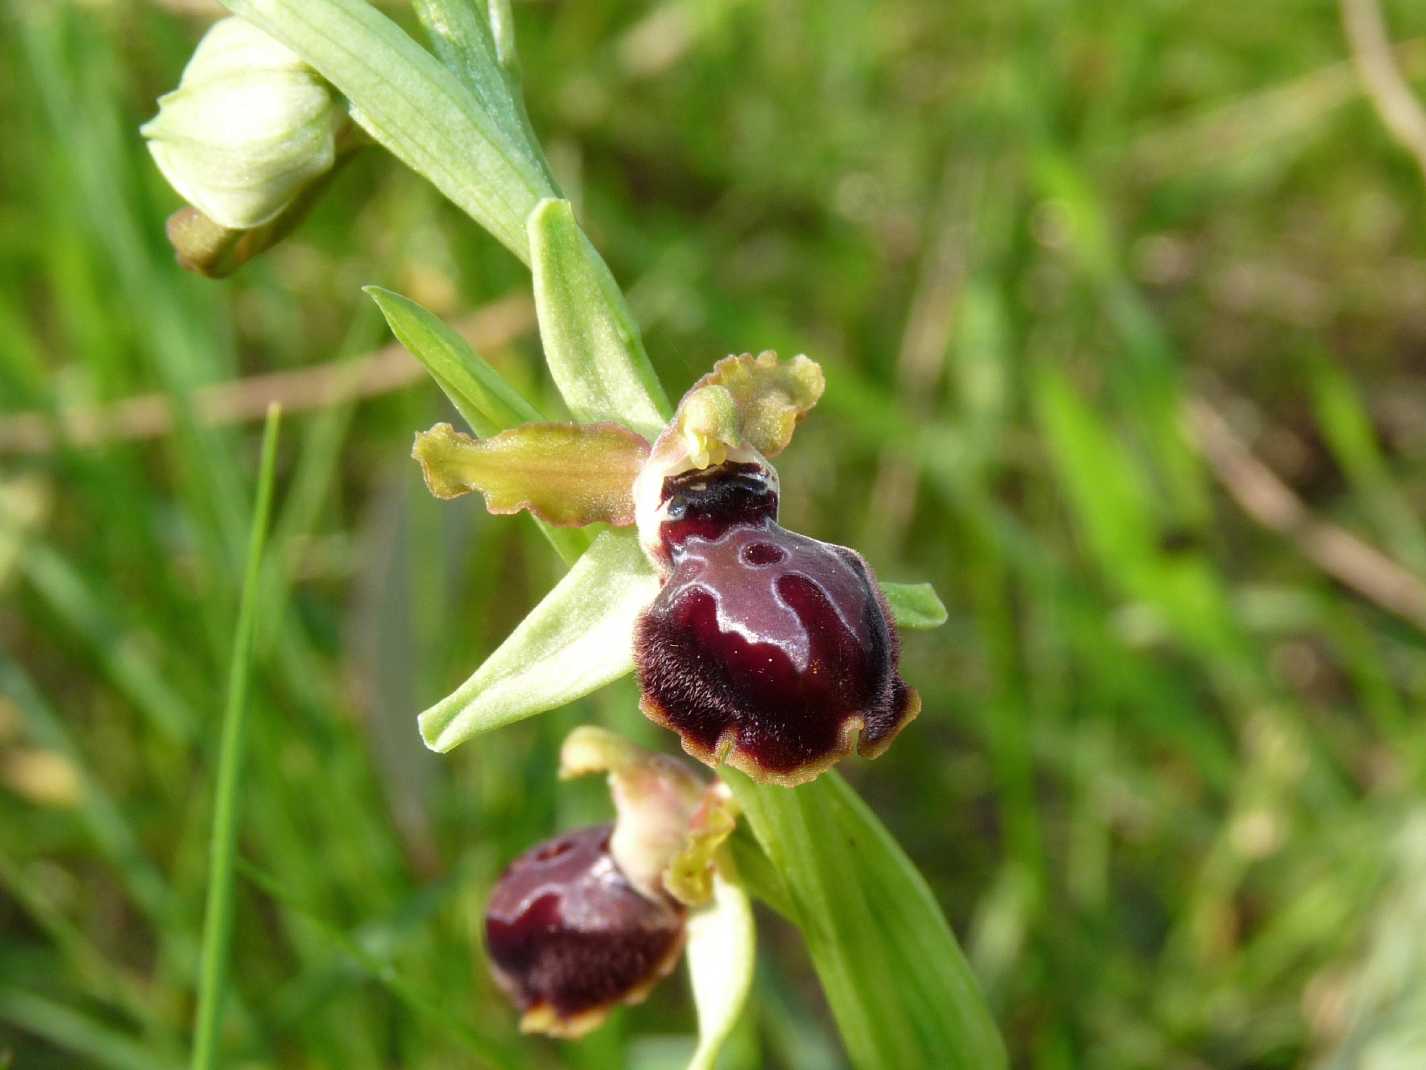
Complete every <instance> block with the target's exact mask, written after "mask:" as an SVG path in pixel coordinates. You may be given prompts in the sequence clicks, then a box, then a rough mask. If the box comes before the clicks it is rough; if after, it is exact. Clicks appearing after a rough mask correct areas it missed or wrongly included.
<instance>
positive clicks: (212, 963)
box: [191, 405, 280, 1070]
mask: <svg viewBox="0 0 1426 1070" xmlns="http://www.w3.org/2000/svg"><path fill="white" fill-rule="evenodd" d="M279 422H280V410H279V408H278V406H277V405H272V406H271V407H269V409H268V411H267V423H266V424H265V425H264V427H263V434H262V459H261V462H260V464H259V467H258V484H257V503H256V505H255V507H254V509H253V520H252V528H251V530H250V532H249V534H248V552H247V563H246V565H245V567H244V569H243V590H242V601H241V602H240V603H239V606H238V625H237V629H236V630H235V632H234V634H233V653H232V659H231V660H230V661H229V663H228V698H227V704H226V707H225V709H224V711H223V736H222V742H221V744H220V748H219V752H218V782H217V788H216V792H215V800H214V807H213V833H212V836H211V837H210V839H209V849H210V850H211V852H212V854H211V856H210V858H209V870H208V905H207V911H206V913H205V916H204V921H203V958H202V962H201V964H200V970H201V972H200V975H199V979H198V1010H197V1013H196V1015H195V1018H194V1026H193V1062H192V1064H191V1065H192V1067H193V1070H210V1068H211V1067H214V1066H216V1065H217V1062H218V1031H219V1028H220V1026H221V1025H222V1019H223V999H224V996H225V995H226V992H227V981H228V949H229V945H230V944H231V943H232V930H233V869H234V866H233V860H234V855H235V854H236V853H237V841H238V816H239V811H238V808H239V804H240V802H241V797H240V795H239V793H238V785H239V782H240V780H241V778H242V765H243V746H244V739H245V736H246V730H247V706H248V687H249V683H250V681H251V677H252V650H253V621H254V619H255V616H256V606H255V602H256V598H257V592H258V586H259V584H258V580H259V578H260V574H261V566H262V555H263V546H264V543H265V542H266V538H267V525H268V517H269V515H270V514H271V512H272V485H273V481H274V473H275V472H276V468H277V428H278V424H279Z"/></svg>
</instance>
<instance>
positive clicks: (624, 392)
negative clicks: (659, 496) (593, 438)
mask: <svg viewBox="0 0 1426 1070" xmlns="http://www.w3.org/2000/svg"><path fill="white" fill-rule="evenodd" d="M528 230H529V237H530V270H531V272H532V273H533V276H534V287H535V312H536V314H537V315H538V316H539V320H540V339H541V341H542V342H543V343H544V347H545V361H546V363H547V364H548V365H549V368H550V375H551V376H552V377H553V378H554V381H555V386H557V387H559V392H560V394H561V395H562V396H563V397H564V400H565V404H566V405H568V406H569V411H570V414H571V415H572V416H573V417H574V418H575V420H577V421H578V422H580V423H597V422H599V421H602V420H613V421H614V422H616V423H621V424H623V425H624V426H625V427H628V428H630V429H631V430H633V431H637V432H638V433H639V434H641V435H643V436H644V437H645V438H647V439H649V440H650V441H652V440H653V439H654V438H656V437H657V436H658V435H659V433H660V432H661V431H662V430H663V427H664V424H665V423H667V422H668V418H669V414H670V412H671V411H672V410H671V407H670V405H669V403H668V398H667V396H666V395H665V394H664V391H663V387H662V386H661V385H660V384H659V381H658V377H657V376H656V375H655V374H654V369H653V366H652V365H651V364H650V363H649V358H648V354H647V353H645V352H644V343H643V341H642V340H641V339H640V337H639V328H638V327H637V326H636V325H635V324H634V320H633V317H632V316H631V315H630V314H629V309H628V306H627V305H626V304H625V303H624V297H623V294H621V293H620V292H619V285H618V283H616V282H615V281H614V276H613V275H611V274H610V273H609V268H608V266H607V265H606V264H605V263H604V260H603V259H602V258H601V257H600V255H599V253H598V252H597V251H596V250H595V248H594V246H593V245H591V244H590V242H589V239H588V238H587V237H585V235H584V231H582V230H580V228H579V224H578V223H576V222H575V219H574V211H573V209H572V208H571V207H570V204H569V202H568V201H559V200H545V201H541V202H540V204H539V205H538V206H537V207H536V208H535V210H534V211H533V212H531V213H530V217H529V220H528Z"/></svg>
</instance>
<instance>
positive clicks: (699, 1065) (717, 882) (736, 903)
mask: <svg viewBox="0 0 1426 1070" xmlns="http://www.w3.org/2000/svg"><path fill="white" fill-rule="evenodd" d="M687 954H688V975H689V978H690V980H691V981H692V982H693V1003H694V1006H695V1007H696V1008H697V1010H698V1050H697V1051H695V1052H694V1053H693V1059H692V1061H691V1062H689V1064H688V1070H713V1067H714V1065H715V1064H716V1063H717V1061H718V1052H719V1050H720V1049H721V1048H722V1047H723V1042H724V1041H726V1040H727V1039H728V1035H729V1034H730V1033H732V1031H733V1027H734V1026H735V1025H737V1024H738V1015H739V1014H741V1013H742V1010H743V1005H744V1004H745V1003H746V1002H747V999H748V992H749V991H750V990H751V988H752V983H753V966H754V963H755V962H756V959H757V954H756V930H755V928H754V926H753V910H752V905H751V904H750V903H749V902H748V896H747V893H746V892H744V891H743V889H742V888H740V887H739V886H738V885H736V884H734V883H732V882H731V881H728V880H726V879H725V878H724V877H723V876H722V875H721V874H715V875H714V878H713V901H712V902H711V903H710V904H709V905H708V906H706V907H704V908H703V909H701V910H695V911H693V912H692V913H690V914H689V916H688V951H687Z"/></svg>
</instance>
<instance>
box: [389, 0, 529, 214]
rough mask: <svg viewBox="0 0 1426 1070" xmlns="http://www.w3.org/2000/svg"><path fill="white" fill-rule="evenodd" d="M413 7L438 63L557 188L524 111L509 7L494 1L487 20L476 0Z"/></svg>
mask: <svg viewBox="0 0 1426 1070" xmlns="http://www.w3.org/2000/svg"><path fill="white" fill-rule="evenodd" d="M412 6H413V7H414V8H415V9H416V15H417V16H418V17H419V18H420V20H421V25H423V26H424V27H425V28H426V33H427V35H428V36H429V37H430V38H431V44H432V45H433V46H434V47H435V50H436V55H437V56H439V57H440V59H441V62H442V63H444V64H445V65H446V66H447V67H449V68H450V69H451V70H452V71H454V72H455V73H456V75H457V77H459V78H460V80H461V81H462V82H464V83H465V84H466V86H467V87H469V89H470V91H471V92H472V93H474V94H475V96H476V99H477V100H479V101H480V103H481V106H482V107H483V108H484V109H485V110H486V111H487V112H489V113H490V114H491V115H493V116H495V117H496V118H497V119H498V120H499V121H500V123H501V125H503V126H504V127H505V131H506V133H507V134H508V135H509V136H510V139H511V140H512V141H514V142H516V143H517V144H519V145H520V146H521V147H522V148H523V149H524V150H525V151H526V152H527V153H528V154H529V156H530V159H531V160H532V161H533V162H534V164H535V166H537V167H538V168H539V169H540V171H541V173H543V174H544V176H545V178H546V180H547V181H548V182H549V184H550V188H551V189H556V184H555V180H554V176H553V175H552V174H550V168H549V164H548V162H546V160H545V154H544V151H543V150H542V149H541V148H540V143H539V139H538V138H536V136H535V132H534V130H533V129H532V128H531V127H530V119H529V116H528V115H526V113H525V102H524V99H523V97H522V96H521V94H520V83H519V78H518V72H517V71H516V69H515V63H514V35H513V32H512V27H510V26H509V11H508V9H503V10H502V8H501V6H500V5H498V4H496V5H492V6H491V7H490V11H489V14H490V21H489V23H487V22H486V19H485V18H484V16H483V15H482V13H481V11H480V10H479V9H478V7H477V4H476V0H413V3H412ZM496 34H498V35H499V38H498V39H497V37H496V36H495V35H496Z"/></svg>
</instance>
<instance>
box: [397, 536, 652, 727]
mask: <svg viewBox="0 0 1426 1070" xmlns="http://www.w3.org/2000/svg"><path fill="white" fill-rule="evenodd" d="M658 589H659V578H658V576H657V574H655V572H654V570H653V567H652V566H651V565H650V564H649V562H648V559H647V558H645V557H644V553H643V551H642V550H641V549H639V543H638V540H637V539H636V538H635V537H634V536H633V534H632V533H629V532H624V531H606V532H605V533H604V534H602V535H600V536H599V537H598V538H597V539H595V540H594V545H592V546H591V547H590V548H589V549H588V550H587V551H585V553H584V556H582V557H581V558H580V559H579V560H578V561H576V562H575V564H574V567H573V568H571V569H570V570H569V572H568V573H566V574H565V576H564V578H563V579H562V580H560V582H559V583H558V584H556V585H555V588H554V589H553V590H552V591H550V593H549V594H547V595H545V597H544V599H543V600H542V601H541V602H540V604H539V605H537V606H535V608H534V609H532V610H531V611H530V612H529V614H528V615H527V616H526V617H525V619H524V620H523V621H521V623H520V625H519V626H518V627H517V628H516V629H515V630H514V631H513V632H511V633H510V637H509V638H508V639H506V640H505V642H503V643H501V644H500V647H499V648H498V649H497V650H496V651H495V653H493V654H491V655H490V657H489V658H487V659H486V661H485V663H484V664H483V665H481V666H480V668H478V669H476V670H475V673H474V674H473V675H472V676H471V677H470V679H468V680H467V681H466V682H465V683H463V684H461V686H460V687H458V688H457V689H456V690H455V691H454V692H453V693H452V694H450V695H449V696H447V697H446V698H444V699H442V700H441V701H440V702H438V703H436V704H435V705H434V706H432V707H431V708H430V709H428V710H426V711H425V712H424V713H423V714H421V717H420V726H421V738H422V739H424V740H425V742H426V746H428V747H430V748H431V749H432V750H437V751H448V750H450V749H451V748H452V747H455V746H458V745H459V744H461V743H464V742H465V741H466V740H468V739H470V738H471V737H472V736H478V735H480V734H481V733H482V732H488V731H490V730H491V729H493V728H499V727H501V726H502V725H507V724H511V723H512V722H514V721H519V720H522V719H523V718H526V717H530V716H533V715H534V714H537V713H543V712H545V711H546V710H552V709H554V708H555V707H557V706H563V705H564V704H565V703H567V702H573V701H574V700H575V699H577V698H582V697H583V696H585V695H587V694H589V693H590V692H591V691H595V690H597V689H599V688H601V687H603V686H604V685H605V684H609V683H613V682H614V681H615V680H617V679H618V678H619V677H621V676H623V675H624V674H625V673H627V672H630V671H632V670H633V667H634V624H635V621H636V620H637V619H638V616H639V614H640V613H641V612H642V611H643V610H644V609H645V607H647V606H648V604H649V603H650V602H652V601H653V600H654V596H655V595H656V594H658Z"/></svg>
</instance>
